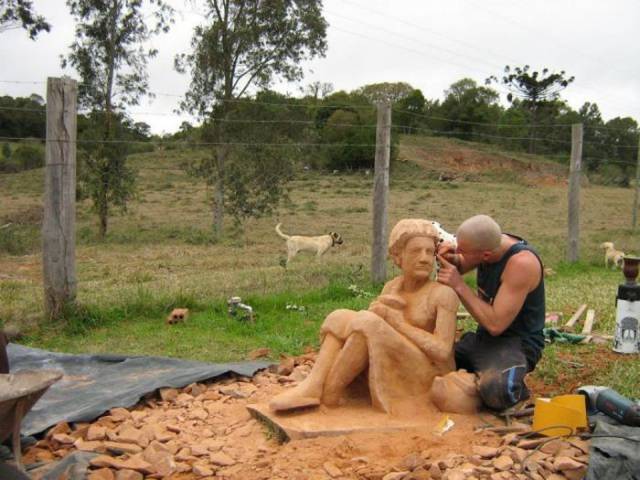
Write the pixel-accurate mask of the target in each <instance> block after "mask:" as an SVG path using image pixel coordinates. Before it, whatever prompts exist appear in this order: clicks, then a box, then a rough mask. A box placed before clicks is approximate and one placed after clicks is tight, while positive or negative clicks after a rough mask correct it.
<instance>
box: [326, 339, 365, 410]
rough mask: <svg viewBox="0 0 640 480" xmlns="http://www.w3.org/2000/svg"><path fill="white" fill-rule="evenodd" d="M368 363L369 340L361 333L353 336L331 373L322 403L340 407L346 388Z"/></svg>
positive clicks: (339, 355) (348, 340)
mask: <svg viewBox="0 0 640 480" xmlns="http://www.w3.org/2000/svg"><path fill="white" fill-rule="evenodd" d="M368 363H369V351H368V348H367V339H366V338H365V336H364V335H362V334H361V333H353V334H351V335H350V336H349V338H348V339H347V341H346V342H345V344H344V347H343V348H342V350H341V351H340V353H339V354H338V358H336V361H335V362H334V363H333V367H332V368H331V370H330V371H329V375H328V376H327V380H326V381H325V383H324V391H323V392H322V403H323V404H325V405H329V406H331V405H338V404H339V403H340V399H341V398H342V394H343V393H344V390H345V388H347V386H349V385H350V384H351V382H353V381H354V380H355V378H356V377H357V376H358V375H359V374H360V373H361V372H362V371H364V369H365V368H367V365H368Z"/></svg>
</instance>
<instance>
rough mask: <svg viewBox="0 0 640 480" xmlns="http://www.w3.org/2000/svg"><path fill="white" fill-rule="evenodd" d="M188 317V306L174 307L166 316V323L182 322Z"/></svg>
mask: <svg viewBox="0 0 640 480" xmlns="http://www.w3.org/2000/svg"><path fill="white" fill-rule="evenodd" d="M188 317H189V309H188V308H174V309H173V310H172V312H171V313H170V314H169V316H168V317H167V325H175V324H176V323H182V322H184V321H185V320H186V319H187V318H188Z"/></svg>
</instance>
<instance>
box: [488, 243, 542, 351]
mask: <svg viewBox="0 0 640 480" xmlns="http://www.w3.org/2000/svg"><path fill="white" fill-rule="evenodd" d="M507 235H509V236H510V237H512V238H515V239H516V240H518V242H517V243H515V244H513V245H512V246H511V247H510V248H509V250H507V251H506V252H505V254H504V255H503V256H502V258H501V259H500V260H499V261H498V262H496V263H483V264H482V265H480V266H479V267H478V277H477V279H478V292H479V293H480V296H481V297H482V299H483V300H485V301H486V302H488V303H489V304H493V299H494V298H495V297H496V295H497V293H498V289H499V288H500V285H501V283H502V282H501V277H502V272H503V271H504V268H505V267H506V265H507V261H508V260H509V259H510V258H511V257H512V256H514V255H515V254H516V253H519V252H522V251H525V250H526V251H529V252H531V253H533V254H534V255H535V256H536V258H537V259H538V261H539V262H540V283H539V284H538V286H537V287H536V288H535V289H534V290H532V291H531V292H529V294H528V295H527V298H526V299H525V301H524V305H522V308H521V309H520V311H519V312H518V315H516V318H515V319H514V320H513V322H512V323H511V325H509V327H507V329H506V330H505V331H504V332H502V334H501V335H500V336H502V337H520V339H521V340H522V342H523V344H524V345H523V346H525V347H529V348H526V350H529V349H532V350H533V352H531V353H534V354H535V356H536V357H538V358H539V357H540V354H541V352H542V349H543V348H544V335H543V333H542V329H543V328H544V316H545V303H544V302H545V301H544V268H543V265H542V260H540V257H539V256H538V254H537V253H536V251H535V250H533V248H531V246H529V244H528V243H527V242H526V240H523V239H522V238H520V237H516V236H515V235H510V234H507ZM478 333H479V334H482V335H484V334H486V335H490V334H489V332H488V331H487V330H486V329H485V328H484V327H481V326H479V327H478ZM527 356H529V355H527ZM536 361H537V359H536ZM534 363H535V362H534Z"/></svg>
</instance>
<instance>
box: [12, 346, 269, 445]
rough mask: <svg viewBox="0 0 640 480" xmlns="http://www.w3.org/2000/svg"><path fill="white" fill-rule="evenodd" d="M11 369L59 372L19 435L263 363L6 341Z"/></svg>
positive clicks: (250, 369) (243, 371) (249, 373)
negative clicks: (63, 349)
mask: <svg viewBox="0 0 640 480" xmlns="http://www.w3.org/2000/svg"><path fill="white" fill-rule="evenodd" d="M8 354H9V364H10V367H11V373H17V372H18V371H20V370H41V369H55V370H62V371H63V372H64V377H62V379H61V380H60V381H58V382H57V383H55V384H54V385H53V386H52V387H51V388H50V389H49V390H48V391H47V392H46V393H45V394H44V396H43V397H42V398H41V399H40V400H39V401H38V403H36V404H35V406H34V407H33V408H32V409H31V411H30V412H29V414H28V415H27V416H26V417H25V418H24V420H23V422H22V434H23V435H33V434H36V433H40V432H43V431H44V430H46V429H48V428H49V427H51V426H53V425H56V424H57V423H59V422H62V421H67V422H88V421H91V420H93V419H95V418H97V417H98V416H100V415H101V414H102V413H104V412H106V411H107V410H109V409H111V408H114V407H125V408H129V407H132V406H133V405H135V404H136V403H137V402H138V401H139V400H140V398H141V397H143V396H144V395H145V394H147V393H150V392H153V391H154V390H156V389H158V388H161V387H174V388H179V387H184V386H186V385H189V384H190V383H193V382H201V381H204V380H208V379H212V378H215V377H219V376H221V375H224V374H226V373H230V372H233V373H235V374H238V375H245V376H249V377H250V376H252V375H253V374H254V373H255V372H256V371H258V370H260V369H263V368H266V367H268V366H269V365H270V363H269V362H238V363H204V362H194V361H188V360H179V359H176V358H167V357H143V356H125V355H71V354H65V353H54V352H47V351H45V350H39V349H37V348H28V347H24V346H21V345H16V344H9V346H8Z"/></svg>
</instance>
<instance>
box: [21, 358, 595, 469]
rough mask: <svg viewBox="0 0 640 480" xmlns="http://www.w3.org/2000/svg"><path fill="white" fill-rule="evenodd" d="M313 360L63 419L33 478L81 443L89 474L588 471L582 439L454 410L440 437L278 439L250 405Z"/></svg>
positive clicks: (300, 374)
mask: <svg viewBox="0 0 640 480" xmlns="http://www.w3.org/2000/svg"><path fill="white" fill-rule="evenodd" d="M312 364H313V353H309V354H306V355H302V356H301V357H296V358H295V359H294V358H292V357H289V358H287V359H285V360H283V362H282V363H281V364H280V366H279V367H278V368H277V369H275V368H274V369H272V371H262V372H259V373H258V374H256V375H255V376H254V377H253V378H244V377H228V378H224V379H221V380H218V381H216V382H213V383H210V384H192V385H190V386H188V387H186V388H184V389H181V390H177V389H170V388H167V389H162V390H160V391H159V392H158V393H154V394H152V395H150V396H149V397H148V398H146V399H145V400H143V401H141V402H140V403H139V404H138V405H137V406H136V407H134V408H132V409H130V410H127V409H124V408H114V409H112V410H111V411H110V412H108V413H107V414H106V415H104V416H102V417H100V418H98V419H97V420H96V421H95V422H93V423H92V424H75V425H68V424H66V423H62V424H59V425H57V426H55V427H53V428H52V429H51V430H50V431H49V432H48V433H47V434H46V436H45V437H44V438H43V439H42V440H40V441H38V442H37V443H36V444H35V445H34V446H33V447H31V448H30V449H29V450H27V451H26V452H25V455H24V461H25V464H27V465H29V464H33V463H35V462H44V463H45V467H42V468H40V469H36V470H33V472H32V475H33V478H34V479H35V480H38V479H39V478H41V477H42V475H44V474H45V473H46V471H48V465H51V464H52V461H54V460H57V459H60V458H63V457H65V456H67V455H69V454H70V453H72V452H73V451H75V450H82V451H92V452H97V453H99V454H101V455H100V456H98V457H96V458H94V459H93V460H91V465H92V470H91V472H90V474H89V475H88V477H87V478H89V480H141V479H143V478H148V479H151V478H153V479H170V480H196V479H198V480H199V479H246V480H267V479H273V480H285V479H294V480H304V479H312V480H320V479H333V478H339V479H367V480H401V479H402V480H421V479H422V480H426V479H431V478H433V479H440V478H441V479H443V480H455V479H462V478H468V479H474V478H475V479H481V478H490V479H492V480H497V479H501V478H503V479H507V478H509V479H510V478H523V479H531V478H533V479H538V478H540V479H547V478H550V479H552V480H553V479H555V480H560V479H563V478H582V476H583V475H584V473H585V471H586V464H587V462H588V456H587V454H588V444H586V443H585V442H583V441H581V440H577V439H575V438H574V439H573V440H570V441H561V440H554V441H553V442H548V441H546V440H545V441H544V443H539V442H538V443H537V444H536V443H533V444H531V440H527V439H526V438H525V437H526V436H527V433H526V432H528V431H529V430H530V427H529V426H528V425H527V424H526V423H513V424H512V429H513V430H516V431H517V432H520V434H521V435H523V436H521V437H518V435H519V434H518V433H510V434H508V435H506V436H500V435H498V433H494V432H492V431H489V430H487V429H486V428H487V427H495V426H504V422H503V421H502V420H501V419H499V418H498V417H495V416H492V415H489V414H479V415H450V418H451V419H452V420H453V421H454V426H453V427H452V428H451V429H450V430H448V431H446V432H445V433H442V434H438V433H437V432H435V431H434V429H431V428H429V429H426V428H425V429H422V430H420V429H418V430H411V431H408V432H398V433H381V434H372V433H367V434H364V433H361V434H350V435H343V436H335V437H317V438H311V439H303V440H292V441H288V442H284V443H281V442H280V441H281V440H283V439H282V437H281V435H280V434H279V432H278V431H275V430H274V429H270V428H268V427H267V426H265V425H264V424H263V423H261V422H259V421H257V420H255V419H253V418H252V417H251V416H250V414H249V412H248V410H247V409H246V406H247V405H248V404H254V403H266V402H268V401H269V399H270V398H272V397H273V396H274V395H275V394H277V393H279V392H281V391H282V390H283V389H285V388H287V387H288V386H291V385H295V384H296V383H297V382H299V381H301V380H302V379H303V378H304V377H305V376H306V374H307V373H308V372H309V370H310V369H311V366H312ZM438 415H439V416H441V415H442V414H438ZM500 433H502V432H500ZM527 442H529V443H530V444H527ZM534 442H535V441H534ZM554 442H555V443H554ZM558 442H559V443H558ZM540 446H542V447H543V448H541V449H539V447H540ZM534 447H535V448H534ZM549 447H551V448H549ZM532 448H533V449H532ZM545 449H546V450H545ZM563 462H564V463H563ZM563 468H564V470H563Z"/></svg>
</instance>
